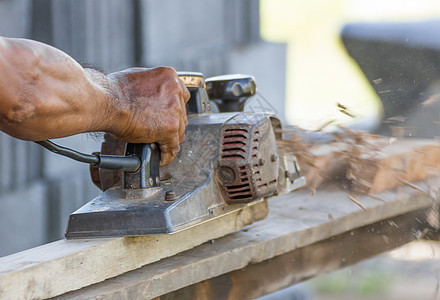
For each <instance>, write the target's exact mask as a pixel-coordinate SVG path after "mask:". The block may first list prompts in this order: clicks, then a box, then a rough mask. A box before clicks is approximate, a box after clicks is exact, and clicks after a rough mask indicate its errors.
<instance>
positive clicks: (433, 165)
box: [287, 133, 440, 194]
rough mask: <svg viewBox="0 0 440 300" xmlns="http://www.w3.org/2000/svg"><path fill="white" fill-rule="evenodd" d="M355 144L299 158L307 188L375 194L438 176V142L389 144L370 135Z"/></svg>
mask: <svg viewBox="0 0 440 300" xmlns="http://www.w3.org/2000/svg"><path fill="white" fill-rule="evenodd" d="M355 134H356V133H352V135H353V136H355ZM358 134H361V133H358ZM359 140H361V142H359V141H358V142H357V140H356V138H348V139H347V140H346V141H345V140H342V141H339V142H336V143H331V144H325V145H317V146H315V147H313V148H312V149H311V150H308V151H307V153H306V154H305V155H303V156H301V155H299V156H300V157H299V158H300V164H301V167H302V169H303V170H304V174H305V176H306V181H307V183H308V187H309V188H311V189H312V190H315V189H316V188H318V187H319V186H321V185H322V186H326V185H328V184H340V185H341V184H342V185H343V184H345V185H348V186H350V189H351V192H352V193H364V194H375V193H380V192H383V191H385V190H388V189H392V188H395V187H397V186H399V185H402V184H407V182H408V181H409V182H414V181H419V180H423V179H425V178H429V177H432V176H436V175H437V174H439V173H440V143H439V142H438V141H435V140H432V139H429V140H416V139H402V140H397V141H391V140H390V138H378V137H373V136H371V135H368V136H366V137H362V138H359ZM287 143H288V142H287Z"/></svg>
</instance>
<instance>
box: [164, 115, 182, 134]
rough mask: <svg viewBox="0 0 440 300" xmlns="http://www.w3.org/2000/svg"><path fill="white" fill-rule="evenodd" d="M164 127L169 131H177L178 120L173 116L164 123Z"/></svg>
mask: <svg viewBox="0 0 440 300" xmlns="http://www.w3.org/2000/svg"><path fill="white" fill-rule="evenodd" d="M165 129H166V131H167V132H169V133H175V132H177V131H179V120H178V119H174V118H169V119H168V122H167V124H166V125H165Z"/></svg>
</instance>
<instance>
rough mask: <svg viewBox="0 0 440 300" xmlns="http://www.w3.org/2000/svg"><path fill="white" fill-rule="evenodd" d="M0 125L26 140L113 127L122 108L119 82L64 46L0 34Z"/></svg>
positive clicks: (2, 128)
mask: <svg viewBox="0 0 440 300" xmlns="http://www.w3.org/2000/svg"><path fill="white" fill-rule="evenodd" d="M0 70H1V72H0V130H2V131H5V132H6V133H8V134H10V135H12V136H14V137H17V138H21V139H25V140H44V139H48V138H55V137H62V136H67V135H72V134H76V133H80V132H90V131H111V125H112V124H111V123H110V122H111V120H112V121H113V123H114V119H115V118H118V117H119V116H118V114H119V112H120V109H119V108H118V107H117V106H118V105H119V104H118V101H117V100H118V99H117V97H115V92H114V91H115V87H114V86H113V84H112V83H111V81H109V80H108V78H107V77H106V76H105V75H103V74H101V73H99V72H97V71H94V70H85V69H83V68H82V67H81V66H80V65H79V64H78V63H77V62H76V61H74V60H73V59H72V58H71V57H69V56H68V55H67V54H65V53H63V52H62V51H60V50H58V49H55V48H53V47H50V46H48V45H45V44H41V43H38V42H35V41H30V40H22V39H6V38H0Z"/></svg>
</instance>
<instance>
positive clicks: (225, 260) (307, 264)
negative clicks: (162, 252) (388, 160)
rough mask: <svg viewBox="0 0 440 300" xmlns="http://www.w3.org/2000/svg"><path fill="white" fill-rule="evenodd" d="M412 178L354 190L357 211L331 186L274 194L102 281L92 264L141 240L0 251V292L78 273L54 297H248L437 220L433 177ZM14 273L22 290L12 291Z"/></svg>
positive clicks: (40, 288)
mask: <svg viewBox="0 0 440 300" xmlns="http://www.w3.org/2000/svg"><path fill="white" fill-rule="evenodd" d="M415 185H416V186H414V187H409V186H403V187H398V188H397V189H395V190H392V191H388V192H384V193H381V194H379V195H375V196H374V197H371V196H362V197H356V199H357V201H358V202H359V203H360V204H361V205H362V206H363V209H362V208H361V207H359V206H358V205H357V204H355V203H354V202H353V201H351V200H350V199H349V198H348V197H347V192H345V191H338V190H334V191H329V190H321V191H318V192H317V193H316V194H315V195H312V194H311V193H310V191H296V192H293V193H290V194H287V195H283V196H278V197H273V198H270V199H269V208H270V213H269V216H268V217H267V218H266V219H265V220H262V221H259V222H256V223H254V224H252V225H249V226H246V227H244V228H243V229H241V230H239V231H237V232H235V233H232V234H229V235H227V236H224V237H221V238H218V239H216V240H213V241H212V242H208V243H205V244H202V245H200V246H197V247H195V248H193V249H190V250H187V251H184V252H182V253H179V254H177V255H174V256H172V257H168V258H165V259H162V260H160V261H158V262H154V263H150V264H147V265H144V266H143V267H139V268H137V269H134V270H132V271H130V272H126V273H125V272H124V274H120V275H117V276H116V277H114V278H111V279H108V280H105V281H102V280H104V279H106V278H103V279H102V280H101V281H102V282H99V280H98V279H96V278H99V276H97V275H96V274H98V275H99V273H100V270H102V269H105V268H110V269H115V268H116V269H117V268H118V266H123V265H124V263H125V260H127V261H129V260H130V259H132V258H133V257H138V256H148V255H150V254H149V249H148V248H145V244H143V243H142V241H141V240H139V239H142V238H118V239H107V240H84V241H59V242H55V243H52V244H47V245H44V246H41V247H37V248H35V249H31V250H27V251H24V252H21V253H17V254H14V255H10V256H7V257H3V258H0V298H2V297H5V296H8V295H14V296H17V292H20V293H19V294H18V295H22V296H23V297H24V298H32V297H34V296H37V297H41V296H44V297H46V296H54V292H53V289H50V288H49V287H50V282H51V280H52V281H54V280H55V279H56V278H60V277H62V280H63V282H64V283H65V284H64V286H63V289H64V290H65V292H68V291H69V289H70V290H71V286H70V285H71V282H72V283H73V282H74V281H76V277H79V276H81V277H87V276H90V277H93V278H94V279H93V280H94V281H95V282H90V284H87V286H85V287H83V288H82V289H80V290H77V291H73V292H69V293H66V294H64V295H62V296H61V299H64V298H66V299H71V298H78V299H80V298H81V299H82V298H94V297H98V296H105V298H106V299H113V298H114V299H120V298H121V297H123V298H128V299H134V298H142V299H147V298H154V297H158V296H162V295H166V296H164V297H162V298H166V299H168V298H170V299H171V298H179V299H182V298H195V297H199V298H202V299H203V298H204V297H205V298H215V299H219V298H227V297H231V298H233V299H246V298H255V297H258V296H261V295H264V294H267V293H270V292H273V291H275V290H278V289H281V288H284V287H286V286H289V285H291V284H294V283H296V282H299V281H301V280H304V279H307V278H310V277H313V276H317V275H319V274H323V273H325V272H328V271H331V270H335V269H338V268H342V267H344V266H347V265H350V264H352V263H355V262H357V261H359V260H361V259H364V258H367V257H370V256H372V255H375V254H378V253H380V252H383V251H387V250H389V249H392V248H395V247H398V246H400V245H403V244H405V243H407V242H410V241H412V240H414V239H417V238H422V237H424V236H425V235H426V234H427V233H428V231H429V230H432V228H431V225H433V226H437V225H438V214H437V200H436V198H437V191H438V190H439V187H440V179H439V178H432V179H429V180H425V181H423V182H418V183H416V184H415ZM351 196H353V195H351ZM427 220H430V223H431V224H428V222H427ZM201 234H203V233H201ZM185 238H186V239H187V238H188V237H185ZM194 238H195V237H194ZM136 239H138V240H136ZM159 239H160V238H159ZM157 242H159V240H157ZM175 242H179V241H175ZM109 244H110V245H111V247H104V246H106V245H109ZM128 245H129V246H128ZM168 246H169V245H168ZM67 248H68V249H69V250H68V251H67V250H66V249H67ZM109 249H111V250H109ZM48 251H49V252H48ZM56 253H64V254H56ZM42 254H44V255H45V257H44V259H42V258H41V257H40V256H41V255H42ZM121 254H122V256H121ZM38 255H40V256H38ZM72 255H75V258H74V259H72ZM112 256H114V257H113V259H112ZM36 257H38V259H37V260H38V262H35V258H36ZM103 257H104V258H105V259H100V258H103ZM121 257H122V259H121ZM94 261H96V264H93V262H94ZM121 269H122V268H121ZM92 275H93V276H92ZM69 276H70V277H71V278H69ZM20 278H21V279H22V281H21V283H20V284H21V286H24V287H25V288H24V289H16V290H14V288H15V286H14V285H15V284H17V283H16V282H17V280H19V279H20ZM95 283H96V284H95ZM14 292H15V294H12V293H14ZM37 293H38V294H37ZM57 293H58V294H62V293H60V292H59V291H58V292H57ZM167 294H168V295H167Z"/></svg>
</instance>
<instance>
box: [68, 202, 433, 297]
mask: <svg viewBox="0 0 440 300" xmlns="http://www.w3.org/2000/svg"><path fill="white" fill-rule="evenodd" d="M424 218H426V210H425V209H422V210H417V211H414V212H410V213H407V214H404V215H402V216H398V217H394V218H391V219H388V220H384V221H380V222H377V223H374V224H371V225H367V226H364V227H361V228H358V229H354V230H351V231H349V232H346V233H343V234H340V235H337V236H334V237H332V238H330V239H327V240H324V241H320V242H317V243H314V244H311V245H308V246H305V247H302V248H298V249H296V250H293V251H291V252H288V253H286V254H282V255H279V256H277V257H274V258H272V259H269V260H266V261H263V262H260V263H256V264H249V265H248V266H246V267H245V268H243V269H240V270H236V271H232V272H230V273H227V274H223V275H220V276H217V277H214V278H211V279H207V280H204V281H201V282H198V283H196V284H193V285H190V286H187V287H184V288H182V289H179V290H177V291H174V292H171V293H168V294H166V295H162V296H159V297H157V298H156V299H161V300H171V299H179V300H183V299H207V300H208V299H218V300H220V299H255V298H258V297H261V296H264V295H267V294H270V293H273V292H275V291H278V290H280V289H283V288H286V287H289V286H291V285H293V284H296V283H299V282H301V281H304V280H307V279H309V278H312V277H315V276H319V275H322V274H325V273H328V272H331V271H334V270H338V269H341V268H345V267H347V266H349V265H352V264H355V263H357V262H359V261H361V260H363V259H366V258H369V257H371V256H374V255H377V254H379V253H382V252H385V251H388V250H391V249H393V248H396V247H399V246H401V245H404V244H406V243H408V242H411V241H413V240H415V239H417V235H416V234H412V233H414V232H425V231H427V230H429V227H430V226H429V224H427V223H425V222H421V221H420V220H423V219H424ZM408 233H410V234H408ZM128 278H129V277H128V276H120V277H119V278H118V282H119V284H122V285H121V286H123V287H126V288H124V289H125V290H129V289H130V290H131V291H130V295H139V294H141V292H140V290H138V291H136V290H135V286H133V285H132V284H131V283H132V282H130V280H129V279H128ZM130 278H133V276H130ZM102 286H104V284H103V285H102ZM128 287H129V288H128ZM140 287H141V286H140V285H139V286H136V288H140ZM78 294H79V293H78ZM98 295H99V294H94V295H92V294H88V295H87V298H88V299H91V298H97V297H98ZM119 295H121V290H120V291H119ZM67 296H68V295H66V297H63V298H68V297H67ZM115 296H116V295H115V294H111V295H109V294H106V297H105V299H119V298H118V297H115ZM128 298H130V297H128Z"/></svg>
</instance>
